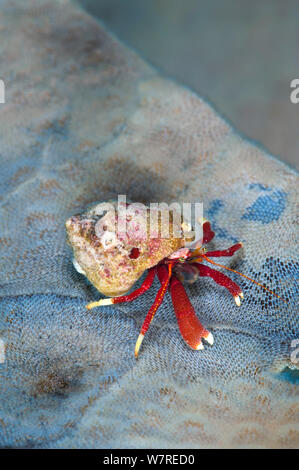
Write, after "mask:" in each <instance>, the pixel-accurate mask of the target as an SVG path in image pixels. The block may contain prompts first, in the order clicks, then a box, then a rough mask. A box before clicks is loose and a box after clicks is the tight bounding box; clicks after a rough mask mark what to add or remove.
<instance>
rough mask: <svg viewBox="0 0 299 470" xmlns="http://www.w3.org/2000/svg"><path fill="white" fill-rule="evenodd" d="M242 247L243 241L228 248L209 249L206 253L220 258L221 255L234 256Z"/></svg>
mask: <svg viewBox="0 0 299 470" xmlns="http://www.w3.org/2000/svg"><path fill="white" fill-rule="evenodd" d="M242 247H243V243H236V244H235V245H233V246H230V247H229V248H227V249H226V250H216V251H207V253H205V255H206V256H210V257H211V258H213V257H215V258H218V257H221V256H233V254H234V253H235V252H236V251H238V250H239V249H240V248H242Z"/></svg>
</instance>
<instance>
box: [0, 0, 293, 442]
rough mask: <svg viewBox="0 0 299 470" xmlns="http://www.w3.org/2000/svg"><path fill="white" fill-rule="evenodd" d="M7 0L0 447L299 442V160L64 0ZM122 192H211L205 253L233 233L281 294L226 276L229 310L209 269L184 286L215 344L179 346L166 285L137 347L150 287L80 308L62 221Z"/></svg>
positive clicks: (176, 195)
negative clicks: (273, 152) (246, 129)
mask: <svg viewBox="0 0 299 470" xmlns="http://www.w3.org/2000/svg"><path fill="white" fill-rule="evenodd" d="M0 8H1V16H0V56H1V69H0V78H1V79H2V80H3V81H4V83H5V89H6V97H5V98H6V103H5V104H0V135H1V140H0V157H1V180H0V190H1V196H0V197H1V200H0V262H1V272H0V276H1V279H0V285H1V309H0V340H1V344H2V345H3V344H4V347H5V357H4V358H3V354H2V356H1V357H2V359H4V360H2V362H1V364H0V445H1V446H3V447H7V446H9V447H30V448H31V447H35V448H38V447H42V448H43V447H55V448H57V447H58V448H73V447H79V448H86V447H89V448H90V447H92V448H107V447H108V448H136V447H137V448H139V447H149V448H175V447H178V448H182V447H183V448H186V447H187V448H206V447H212V448H215V447H284V448H287V447H298V444H299V430H298V422H299V410H298V370H296V367H297V366H298V364H296V360H298V359H297V357H296V348H298V343H296V339H298V338H299V331H298V311H297V307H296V305H297V301H298V296H297V294H298V291H297V285H298V284H296V278H298V260H297V258H296V256H297V255H296V241H297V240H296V238H297V235H298V226H297V222H296V191H297V188H298V177H297V175H296V173H295V172H294V171H293V170H291V169H290V168H288V167H287V166H286V165H284V164H283V163H281V162H280V161H278V160H277V159H275V158H273V157H271V156H269V155H267V154H266V153H265V151H263V150H261V149H260V148H258V147H257V146H255V145H253V144H252V143H249V142H248V141H247V140H246V139H244V138H242V137H240V136H239V135H238V134H237V133H236V131H235V130H234V129H232V128H231V126H230V125H229V124H228V123H227V122H226V121H225V120H223V118H221V117H219V116H218V115H217V113H216V112H215V111H214V110H213V109H212V108H211V107H210V106H209V105H208V104H207V103H205V102H204V101H203V100H202V99H201V98H199V97H198V96H197V95H195V94H194V93H192V92H191V91H190V90H187V89H185V88H184V87H182V86H180V85H178V84H176V83H174V82H173V81H171V80H170V79H167V78H164V77H161V76H160V75H159V74H158V73H157V72H156V71H155V70H154V69H153V68H151V67H150V66H149V65H147V64H145V63H144V62H143V60H141V59H140V58H139V57H138V56H137V55H136V54H135V53H133V52H132V51H130V50H128V49H127V48H126V47H124V46H123V45H122V44H121V43H120V42H119V41H118V40H116V39H115V38H114V37H113V36H111V35H110V34H107V32H106V31H105V28H104V27H103V26H102V25H101V24H99V23H98V22H96V21H95V20H94V19H93V18H91V17H90V16H88V15H87V14H86V13H85V12H84V11H82V10H81V9H80V8H79V7H78V6H77V5H75V4H74V3H72V2H70V1H68V0H63V1H55V0H52V1H49V0H28V1H26V2H22V1H16V0H1V1H0ZM244 60H246V58H244ZM118 194H125V195H126V196H127V197H128V199H130V200H132V201H138V202H142V203H145V204H148V203H150V202H160V201H163V202H167V203H170V202H172V201H178V202H191V203H193V202H203V204H204V217H205V218H206V219H208V220H209V221H210V222H211V224H212V228H213V230H214V231H215V234H216V235H215V239H214V240H213V241H212V242H211V244H210V245H211V246H210V249H218V248H219V247H221V248H225V247H226V246H227V247H228V246H231V245H233V244H234V243H237V242H239V241H242V242H243V243H244V248H243V249H242V250H240V251H239V252H238V253H237V254H235V255H234V257H233V258H232V259H229V260H224V263H228V266H230V267H231V268H233V269H236V270H238V271H241V272H242V273H244V274H246V275H248V276H250V277H252V278H254V279H256V280H259V281H260V282H262V283H263V284H265V285H267V286H268V287H269V288H270V289H272V290H274V291H275V292H276V293H277V294H279V295H281V296H282V297H283V298H284V299H285V300H287V302H288V303H284V302H282V301H281V300H279V299H277V298H276V297H275V296H272V295H271V294H269V293H268V292H265V291H264V290H263V289H260V288H258V287H257V286H255V285H253V284H252V283H250V282H247V281H246V280H245V279H242V278H239V277H238V276H237V275H236V274H233V273H231V277H232V279H233V280H234V281H236V282H238V283H239V284H240V286H241V287H242V290H243V292H244V301H243V303H242V305H241V307H238V306H237V305H236V304H235V302H234V301H233V299H232V297H231V296H230V294H229V293H228V292H227V291H226V290H225V289H224V288H222V287H220V286H217V285H216V284H215V283H213V282H212V281H211V280H210V279H208V278H201V279H199V281H198V282H196V283H195V284H192V285H190V286H189V285H187V286H186V290H187V292H188V296H189V298H190V300H191V302H192V304H193V306H194V308H195V311H196V313H197V315H198V317H199V318H200V321H201V322H202V323H203V324H204V325H205V326H206V328H207V329H208V330H209V331H211V332H212V334H213V337H214V345H213V346H211V347H210V346H209V347H206V348H205V349H204V350H202V351H193V350H191V349H190V348H188V346H187V345H186V344H185V343H184V341H183V340H182V338H181V336H180V332H179V330H178V328H177V324H176V318H175V315H174V312H173V309H172V305H171V300H170V296H169V294H166V296H165V299H164V302H163V305H162V306H161V307H160V308H159V310H158V312H157V314H156V316H155V318H154V320H153V322H152V324H151V327H150V329H149V331H148V333H147V336H146V339H145V340H144V342H143V347H142V354H140V357H139V358H138V360H136V359H135V357H134V345H135V342H136V338H137V337H138V333H139V331H140V327H141V325H142V322H143V320H144V316H145V314H146V312H147V311H148V309H149V307H150V305H151V304H152V303H153V300H154V298H153V297H154V295H155V292H157V289H158V288H159V282H158V281H157V280H156V281H154V285H153V290H152V289H151V290H149V291H148V292H146V293H145V294H144V295H143V296H142V297H140V298H138V299H136V301H134V302H132V303H128V304H119V305H111V306H106V307H99V308H95V309H92V310H90V311H88V310H87V309H86V308H85V306H86V304H87V303H89V302H92V301H94V300H97V299H99V298H100V294H99V292H97V290H96V289H95V288H94V287H93V286H92V285H91V284H90V283H88V282H87V280H86V279H85V277H84V276H82V275H81V274H79V273H78V272H77V271H76V270H75V269H74V267H73V264H72V253H71V249H70V247H69V246H68V245H67V243H66V234H65V221H66V220H67V219H68V218H69V217H71V216H72V215H74V214H77V213H81V212H83V211H84V210H85V209H86V207H87V206H89V205H90V204H92V203H95V202H96V201H108V200H111V199H115V197H116V196H117V195H118ZM297 197H298V196H297ZM221 261H222V260H221ZM142 280H143V277H142V278H140V279H139V280H138V282H137V284H136V286H137V287H138V286H139V285H140V284H141V282H142ZM2 352H3V351H2ZM297 356H298V354H297Z"/></svg>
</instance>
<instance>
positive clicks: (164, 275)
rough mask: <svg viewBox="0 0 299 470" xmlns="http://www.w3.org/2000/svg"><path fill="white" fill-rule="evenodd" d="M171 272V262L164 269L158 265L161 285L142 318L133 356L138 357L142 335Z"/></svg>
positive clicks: (153, 313)
mask: <svg viewBox="0 0 299 470" xmlns="http://www.w3.org/2000/svg"><path fill="white" fill-rule="evenodd" d="M171 274H172V265H171V264H168V265H167V269H166V267H165V266H159V268H158V276H159V280H160V282H161V284H162V285H161V287H160V289H159V291H158V293H157V295H156V298H155V301H154V303H153V305H152V306H151V308H150V309H149V311H148V313H147V315H146V317H145V319H144V322H143V325H142V328H141V331H140V334H139V336H138V339H137V342H136V346H135V357H136V358H137V357H138V352H139V349H140V346H141V343H142V341H143V338H144V335H145V333H146V332H147V330H148V328H149V326H150V324H151V322H152V319H153V318H154V316H155V313H156V311H157V310H158V308H159V306H160V305H161V303H162V300H163V298H164V295H165V293H166V291H167V287H168V284H169V280H170V278H171Z"/></svg>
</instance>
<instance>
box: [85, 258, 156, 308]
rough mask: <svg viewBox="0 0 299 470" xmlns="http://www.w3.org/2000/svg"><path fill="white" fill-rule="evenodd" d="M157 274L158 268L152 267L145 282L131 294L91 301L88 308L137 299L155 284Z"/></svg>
mask: <svg viewBox="0 0 299 470" xmlns="http://www.w3.org/2000/svg"><path fill="white" fill-rule="evenodd" d="M155 275H156V268H155V267H153V268H150V269H149V270H148V273H147V276H146V278H145V279H144V281H143V283H142V284H141V286H140V287H139V289H136V290H134V291H133V292H131V294H128V295H123V296H121V297H112V298H108V299H101V300H98V301H96V302H91V303H90V304H88V305H86V308H87V309H88V310H90V309H92V308H94V307H100V306H103V305H111V304H119V303H121V302H131V301H132V300H135V299H137V297H139V296H140V295H142V294H144V292H146V291H147V290H148V289H149V288H150V287H151V286H152V284H153V281H154V278H155Z"/></svg>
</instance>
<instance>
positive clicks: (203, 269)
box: [192, 263, 244, 306]
mask: <svg viewBox="0 0 299 470" xmlns="http://www.w3.org/2000/svg"><path fill="white" fill-rule="evenodd" d="M192 265H193V266H196V268H197V269H198V272H199V275H200V276H207V277H211V278H212V279H213V280H214V281H215V282H216V284H218V285H219V286H223V287H225V288H226V289H227V290H228V291H229V292H230V293H231V294H232V296H233V297H234V299H235V302H236V304H237V305H238V306H240V305H241V301H240V297H241V298H242V299H243V297H244V295H243V292H242V290H241V288H240V287H239V286H238V284H236V283H235V282H234V281H232V280H231V279H230V278H229V277H228V276H226V275H225V274H223V273H221V272H220V271H216V270H215V269H213V268H210V267H209V266H206V265H204V264H200V263H192Z"/></svg>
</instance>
